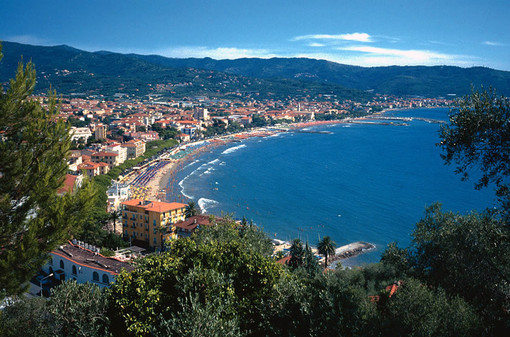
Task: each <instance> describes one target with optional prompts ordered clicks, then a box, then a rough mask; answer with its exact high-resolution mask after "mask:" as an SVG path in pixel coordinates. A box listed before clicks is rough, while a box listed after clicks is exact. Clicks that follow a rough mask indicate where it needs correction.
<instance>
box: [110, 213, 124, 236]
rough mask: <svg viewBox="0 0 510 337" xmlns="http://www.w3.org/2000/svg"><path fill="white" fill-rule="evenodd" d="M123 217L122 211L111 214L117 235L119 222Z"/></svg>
mask: <svg viewBox="0 0 510 337" xmlns="http://www.w3.org/2000/svg"><path fill="white" fill-rule="evenodd" d="M121 216H122V212H121V211H120V210H113V211H111V212H110V219H111V220H112V221H113V232H114V233H117V220H119V219H120V218H121Z"/></svg>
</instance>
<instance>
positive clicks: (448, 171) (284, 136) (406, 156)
mask: <svg viewBox="0 0 510 337" xmlns="http://www.w3.org/2000/svg"><path fill="white" fill-rule="evenodd" d="M447 113H448V110H447V109H413V110H400V111H391V112H388V113H386V114H385V116H391V115H394V116H399V117H424V118H431V119H440V120H447ZM312 130H327V131H330V132H331V133H328V134H323V133H296V132H286V133H280V134H277V135H275V136H270V137H266V138H250V139H247V140H243V141H242V142H240V143H229V144H227V145H225V146H221V147H217V148H213V149H211V151H209V152H206V153H203V154H201V155H200V156H199V157H198V158H196V159H194V160H193V161H192V162H189V163H187V165H186V166H185V167H184V168H183V169H182V170H181V171H180V172H179V173H177V174H176V180H175V181H176V184H178V186H176V189H177V190H178V191H181V193H182V194H183V195H184V196H186V197H187V198H189V199H191V200H194V201H195V202H197V203H198V204H199V206H200V207H201V208H202V210H203V211H205V212H207V213H211V214H215V215H218V216H219V215H221V213H222V212H224V213H233V214H234V216H235V217H236V218H242V217H243V216H245V217H246V218H247V219H248V220H253V222H254V223H256V224H257V225H259V226H261V227H263V228H264V230H265V231H266V232H267V233H268V234H269V235H270V236H271V237H275V238H278V239H282V240H289V241H290V240H292V239H293V238H297V237H298V238H301V239H302V240H303V241H308V242H309V243H310V244H311V245H315V244H316V243H317V241H318V239H319V238H320V237H322V236H324V235H329V236H331V237H332V239H333V240H334V241H335V242H336V243H337V247H338V246H341V245H344V244H348V243H351V242H354V241H367V242H371V243H374V244H375V245H376V247H377V248H376V249H375V250H373V251H370V252H367V253H365V254H362V255H359V256H358V257H356V258H353V259H351V260H349V261H343V262H342V263H343V264H345V265H349V264H360V263H365V262H376V261H378V260H379V258H380V254H381V253H382V252H383V251H384V249H385V247H386V245H387V244H388V243H389V242H392V241H397V242H398V244H399V245H400V246H402V247H405V246H408V245H409V244H410V240H411V236H410V234H411V233H412V231H413V229H414V225H415V223H416V222H418V221H419V220H420V219H421V218H422V217H423V215H424V211H425V208H426V207H427V206H429V205H431V204H432V203H434V202H436V201H437V202H441V203H442V204H443V209H444V210H452V211H455V212H460V213H466V212H469V211H470V210H472V209H477V210H483V209H484V208H486V207H491V206H493V205H494V204H495V198H494V193H493V191H492V190H490V189H485V190H481V191H477V190H475V189H474V180H469V181H467V182H462V181H461V180H460V176H458V175H456V174H455V173H454V167H453V166H446V165H444V163H443V161H442V159H441V158H440V152H441V149H440V148H439V147H438V146H436V143H438V142H439V136H438V130H439V124H436V123H428V122H426V121H422V120H413V121H410V122H407V123H406V125H380V124H337V125H330V126H320V127H317V128H313V129H312ZM176 189H174V191H175V190H176ZM169 199H170V200H171V196H169Z"/></svg>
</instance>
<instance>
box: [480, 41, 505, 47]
mask: <svg viewBox="0 0 510 337" xmlns="http://www.w3.org/2000/svg"><path fill="white" fill-rule="evenodd" d="M483 44H484V45H486V46H495V47H504V46H506V44H504V43H501V42H495V41H484V42H483Z"/></svg>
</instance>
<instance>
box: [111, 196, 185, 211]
mask: <svg viewBox="0 0 510 337" xmlns="http://www.w3.org/2000/svg"><path fill="white" fill-rule="evenodd" d="M121 205H126V206H136V207H141V208H144V209H145V210H147V211H153V212H159V213H163V212H168V211H173V210H176V209H179V208H185V207H186V206H187V205H186V204H181V203H179V202H161V201H150V200H143V199H132V200H127V201H124V202H123V203H122V204H121Z"/></svg>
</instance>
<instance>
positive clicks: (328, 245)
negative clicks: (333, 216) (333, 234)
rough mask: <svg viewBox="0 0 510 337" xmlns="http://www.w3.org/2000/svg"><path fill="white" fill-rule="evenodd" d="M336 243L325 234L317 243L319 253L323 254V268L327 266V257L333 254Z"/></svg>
mask: <svg viewBox="0 0 510 337" xmlns="http://www.w3.org/2000/svg"><path fill="white" fill-rule="evenodd" d="M335 247H336V243H335V242H334V241H333V240H331V238H330V237H329V236H327V235H326V236H325V237H323V238H322V240H320V241H319V243H318V244H317V250H318V251H319V254H321V255H324V258H325V261H324V268H328V257H329V256H334V255H335Z"/></svg>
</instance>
